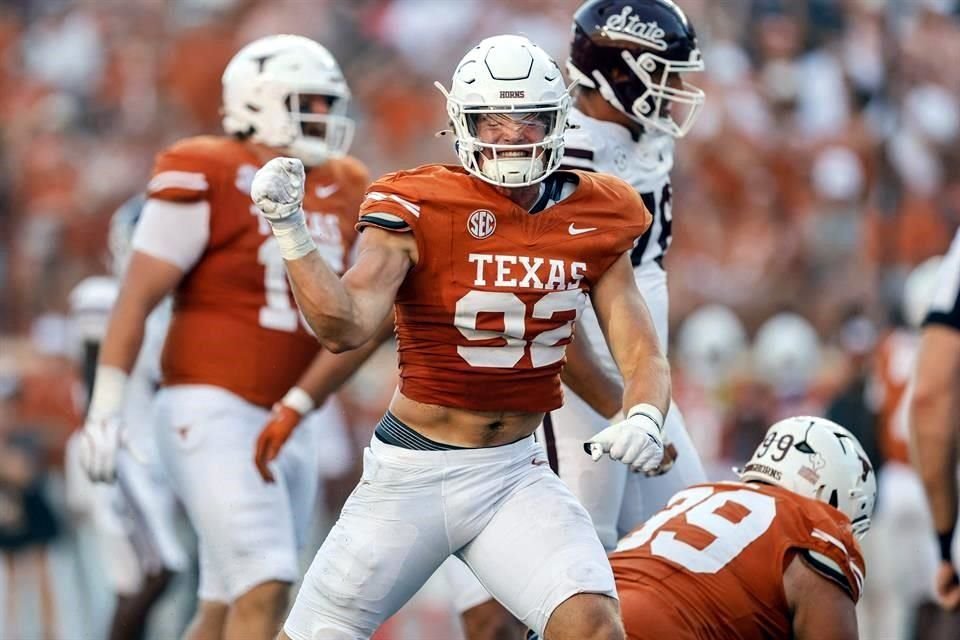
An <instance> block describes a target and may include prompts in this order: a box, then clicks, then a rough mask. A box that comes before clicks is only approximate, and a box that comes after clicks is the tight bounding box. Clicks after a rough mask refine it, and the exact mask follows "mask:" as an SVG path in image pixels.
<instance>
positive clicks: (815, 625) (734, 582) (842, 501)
mask: <svg viewBox="0 0 960 640" xmlns="http://www.w3.org/2000/svg"><path fill="white" fill-rule="evenodd" d="M740 479H741V482H717V483H711V484H702V485H695V486H693V487H690V488H689V489H685V490H683V491H681V492H679V493H677V494H676V495H675V496H673V498H671V500H670V501H669V503H668V504H667V507H666V508H665V509H664V510H663V511H661V512H660V513H658V514H656V515H654V516H653V517H652V518H650V520H648V521H647V522H646V524H644V525H643V526H642V527H640V528H639V529H637V530H636V531H634V532H633V533H631V534H630V535H629V536H627V537H625V538H624V539H623V540H621V541H620V544H619V545H618V546H617V550H616V552H614V553H613V554H612V555H611V556H610V562H611V564H612V566H613V572H614V575H615V576H616V580H617V590H618V591H619V593H620V603H621V609H622V611H623V618H624V625H625V626H626V630H627V637H628V638H630V639H631V640H647V639H650V640H653V639H656V640H662V639H663V638H670V640H701V639H707V638H711V639H713V640H761V639H762V638H797V639H798V640H855V639H856V638H857V637H858V635H857V617H856V613H855V607H854V605H855V604H856V602H857V600H858V598H859V597H860V593H861V590H862V588H863V580H864V575H865V569H864V563H863V558H862V556H861V553H860V547H859V545H858V543H857V538H860V537H862V536H863V535H864V534H865V533H866V532H867V530H868V529H869V528H870V515H871V512H872V510H873V505H874V500H875V498H876V493H877V485H876V479H875V477H874V473H873V467H872V466H871V464H870V460H869V459H867V455H866V453H865V452H864V451H863V447H861V446H860V443H859V442H858V441H857V440H856V438H855V437H854V436H853V435H852V434H851V433H850V432H849V431H847V430H846V429H844V428H843V427H841V426H840V425H838V424H836V423H834V422H831V421H829V420H825V419H823V418H812V417H794V418H787V419H786V420H781V421H780V422H777V423H776V424H774V425H773V426H771V427H770V429H769V430H768V431H767V433H766V437H765V438H764V439H763V442H762V443H761V444H760V446H759V447H758V448H757V450H756V451H755V452H754V454H753V457H752V458H751V459H750V462H749V463H748V464H747V465H746V466H745V467H744V468H743V469H742V470H741V471H740ZM891 552H895V551H892V550H891Z"/></svg>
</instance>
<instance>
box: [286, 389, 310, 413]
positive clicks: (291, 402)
mask: <svg viewBox="0 0 960 640" xmlns="http://www.w3.org/2000/svg"><path fill="white" fill-rule="evenodd" d="M280 404H282V405H285V406H287V407H290V408H291V409H293V410H294V411H296V412H297V413H299V414H300V415H301V416H305V415H307V414H308V413H310V412H311V411H313V409H314V406H315V405H314V402H313V398H311V397H310V394H309V393H307V392H306V391H304V390H303V389H301V388H300V387H291V388H290V390H289V391H287V393H286V395H284V396H283V399H281V400H280Z"/></svg>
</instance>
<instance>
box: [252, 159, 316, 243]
mask: <svg viewBox="0 0 960 640" xmlns="http://www.w3.org/2000/svg"><path fill="white" fill-rule="evenodd" d="M305 181H306V173H305V171H304V168H303V163H302V162H300V161H299V160H298V159H296V158H274V159H273V160H271V161H270V162H268V163H267V164H265V165H263V166H262V167H261V168H260V170H259V171H257V174H256V175H255V176H254V177H253V183H251V185H250V197H251V198H252V199H253V202H254V204H256V205H257V208H258V209H260V211H261V213H263V217H264V218H266V219H267V222H269V223H270V227H271V228H272V229H273V235H274V236H276V238H277V242H278V244H279V245H280V253H281V254H282V255H283V257H284V259H285V260H296V259H297V258H302V257H303V256H305V255H307V254H308V253H310V251H312V250H313V249H314V246H315V245H314V243H313V238H312V237H311V236H310V232H309V230H308V229H307V222H306V218H305V216H304V214H303V209H302V208H301V204H302V203H303V193H304V183H305Z"/></svg>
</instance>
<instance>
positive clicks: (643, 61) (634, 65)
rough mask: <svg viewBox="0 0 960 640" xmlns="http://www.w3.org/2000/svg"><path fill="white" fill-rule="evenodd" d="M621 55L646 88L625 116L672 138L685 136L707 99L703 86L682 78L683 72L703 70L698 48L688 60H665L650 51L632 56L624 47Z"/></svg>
mask: <svg viewBox="0 0 960 640" xmlns="http://www.w3.org/2000/svg"><path fill="white" fill-rule="evenodd" d="M621 55H622V56H623V60H624V62H626V63H627V66H628V67H629V68H630V70H631V71H633V73H634V74H635V75H636V76H637V78H639V79H640V82H641V83H642V85H643V87H644V88H645V91H644V92H643V93H642V94H641V95H640V96H639V97H638V98H637V99H636V100H634V101H633V104H632V105H630V106H629V112H628V113H627V115H629V116H632V117H633V118H634V119H636V120H637V121H638V122H640V123H641V124H644V125H647V126H650V127H653V128H655V129H659V130H660V131H663V132H664V133H668V134H670V135H671V136H674V137H675V138H682V137H683V136H685V135H686V134H687V132H689V131H690V129H691V128H692V127H693V123H694V121H695V120H696V118H697V114H698V113H699V112H700V108H701V107H702V106H703V102H704V100H705V99H706V94H704V92H703V90H702V89H700V88H698V87H696V86H694V85H692V84H690V83H689V82H687V81H686V80H684V79H683V74H684V73H690V72H697V71H703V59H702V58H701V56H700V50H699V49H695V50H694V51H693V52H691V55H690V60H689V61H687V62H677V61H675V60H668V59H666V58H663V57H660V56H658V55H657V54H655V53H653V52H650V51H644V52H643V53H641V54H640V55H639V56H637V57H636V58H634V57H633V55H632V54H631V53H630V51H629V50H627V49H624V50H623V51H622V53H621ZM672 77H676V78H677V79H678V80H679V87H676V86H673V85H672V84H671V83H670V79H671V78H672Z"/></svg>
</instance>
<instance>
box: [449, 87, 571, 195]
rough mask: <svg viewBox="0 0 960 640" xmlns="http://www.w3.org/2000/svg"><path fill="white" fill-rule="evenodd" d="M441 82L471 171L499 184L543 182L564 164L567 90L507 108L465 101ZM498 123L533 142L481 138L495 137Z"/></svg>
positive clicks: (460, 152) (459, 152)
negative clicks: (542, 100) (550, 98)
mask: <svg viewBox="0 0 960 640" xmlns="http://www.w3.org/2000/svg"><path fill="white" fill-rule="evenodd" d="M437 87H438V88H439V89H440V90H441V91H442V92H443V94H444V95H445V96H446V98H447V112H448V115H449V116H450V121H451V123H452V125H453V131H454V135H455V136H456V138H457V155H458V156H459V157H460V162H461V163H462V164H463V166H464V168H465V169H466V170H467V171H469V172H470V173H471V174H473V175H475V176H476V177H478V178H480V179H481V180H484V181H485V182H489V183H490V184H494V185H497V186H502V187H523V186H528V185H532V184H536V183H538V182H540V181H542V180H543V179H544V178H546V177H547V176H548V175H550V174H551V173H552V172H554V171H555V170H556V169H557V168H558V167H559V166H560V162H561V160H562V159H563V131H564V129H565V128H566V122H567V111H568V110H569V108H570V97H569V94H568V93H565V94H564V95H563V96H562V97H561V98H560V99H559V100H557V101H555V102H553V103H549V104H537V105H517V106H516V107H505V106H499V105H498V106H485V105H469V104H464V103H462V102H460V101H458V100H457V99H456V98H454V97H452V96H451V95H450V94H449V93H447V91H446V90H445V89H444V88H443V86H441V85H440V84H439V83H438V84H437ZM500 128H502V129H505V130H507V131H508V132H514V135H515V137H518V138H521V139H523V140H529V142H526V141H525V142H515V143H509V144H507V143H497V142H484V141H483V140H482V139H481V136H484V135H485V136H486V137H488V138H489V137H497V130H498V129H500ZM517 131H522V133H516V132H517ZM507 135H510V134H509V133H508V134H507Z"/></svg>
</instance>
